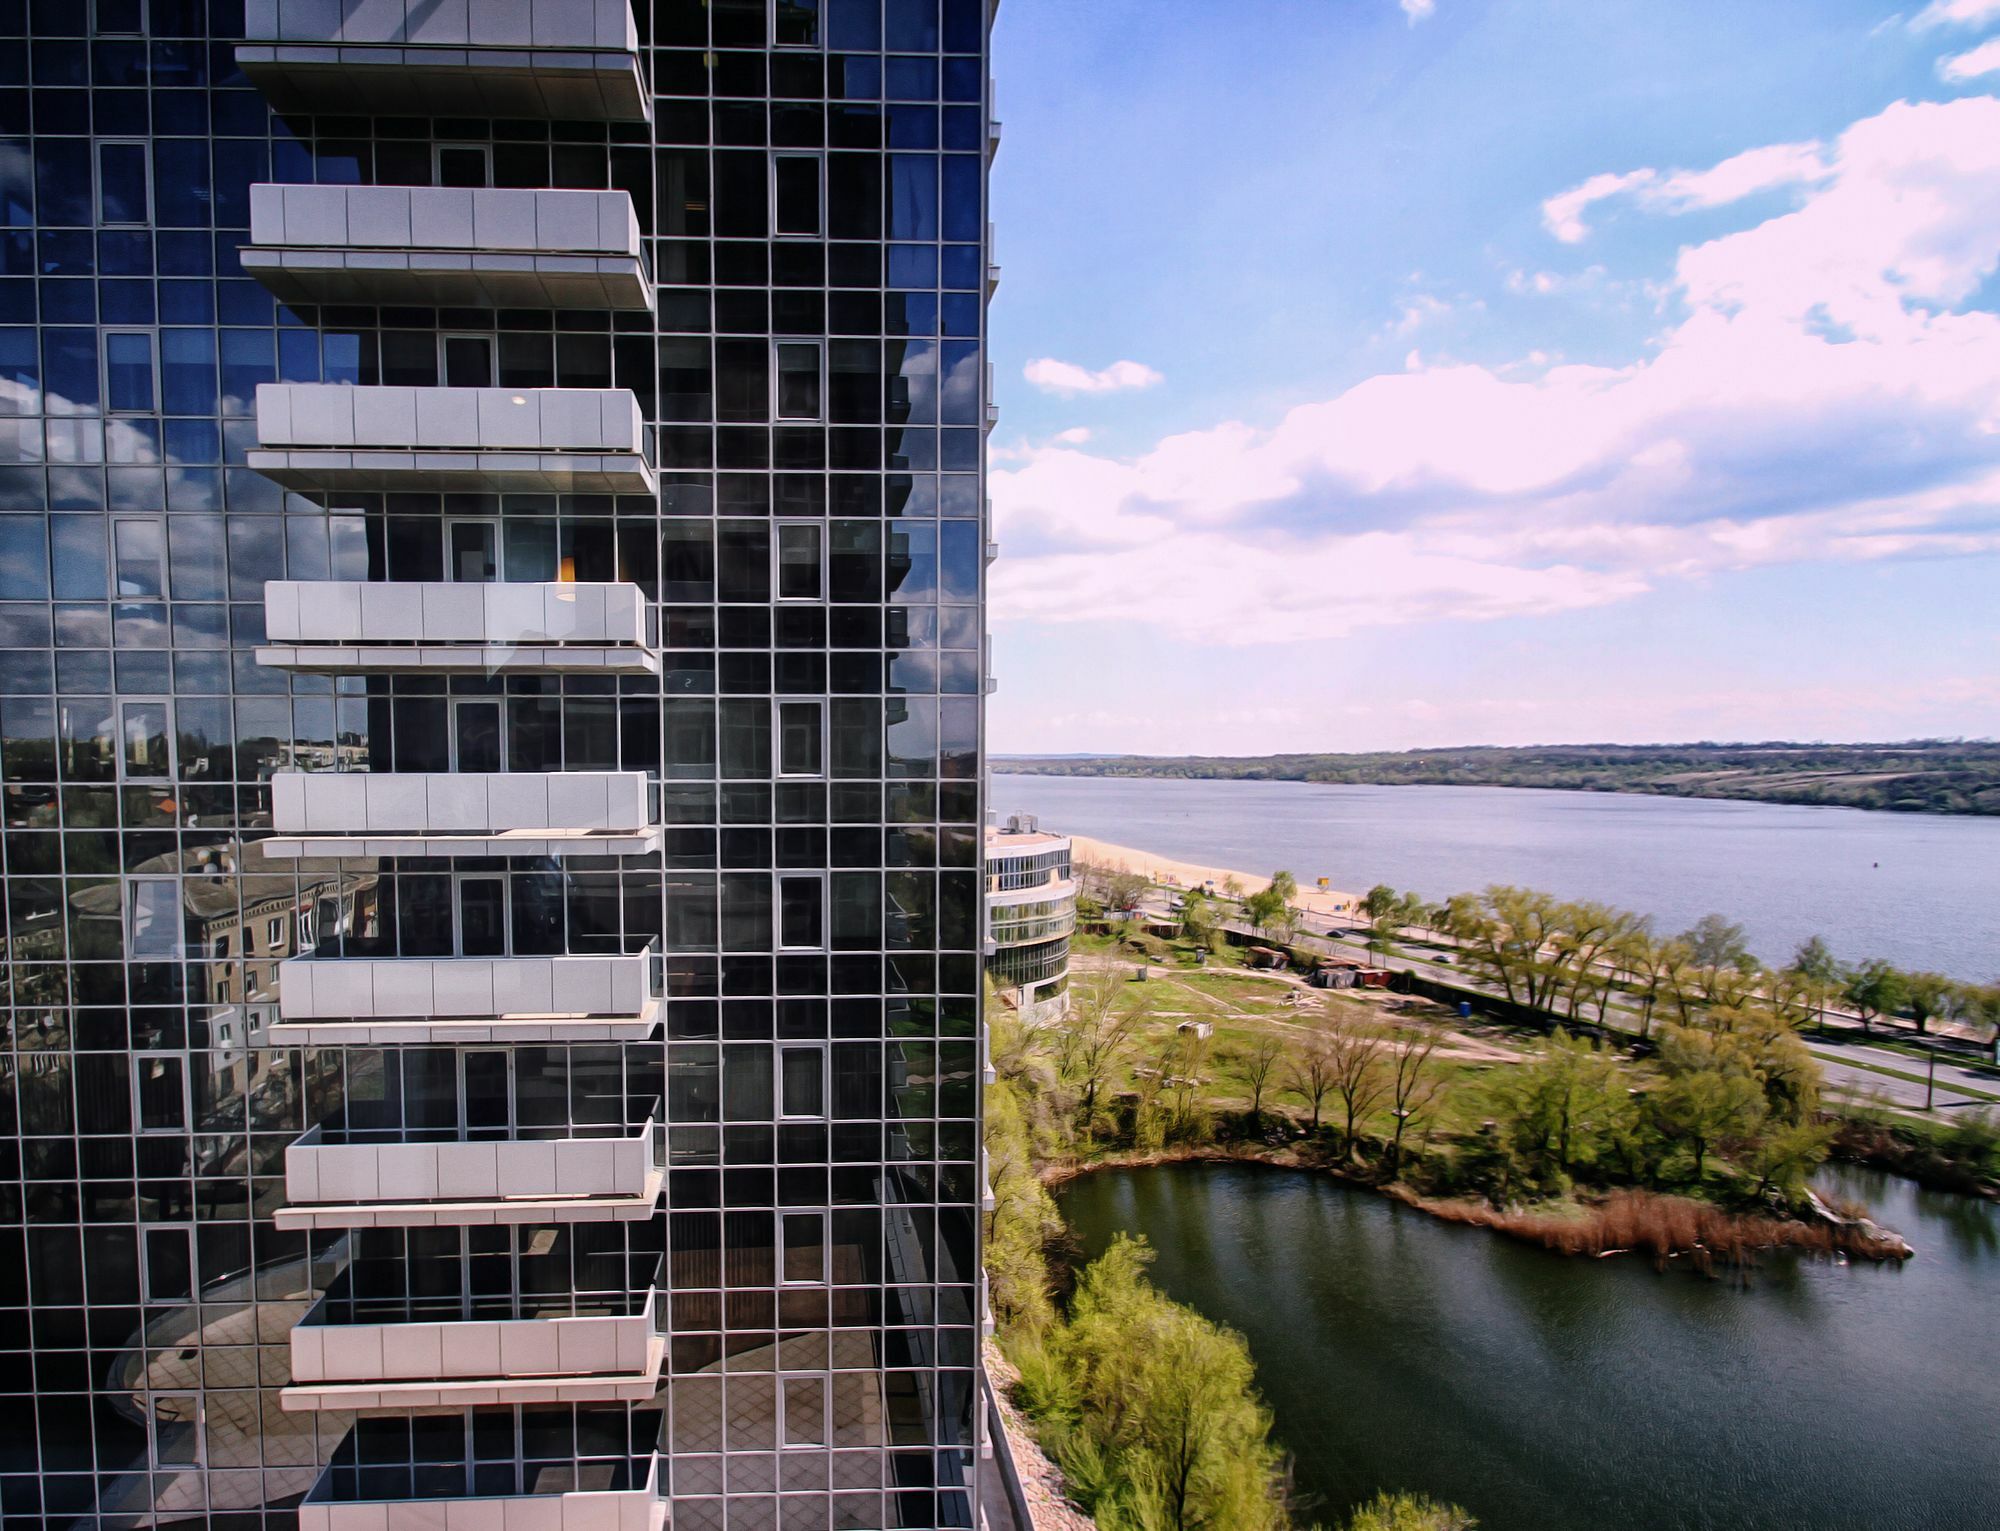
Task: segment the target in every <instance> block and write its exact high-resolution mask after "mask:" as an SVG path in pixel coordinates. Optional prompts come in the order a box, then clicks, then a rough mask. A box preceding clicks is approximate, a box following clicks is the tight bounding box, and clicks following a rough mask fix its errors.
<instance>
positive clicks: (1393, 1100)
mask: <svg viewBox="0 0 2000 1531" xmlns="http://www.w3.org/2000/svg"><path fill="white" fill-rule="evenodd" d="M1396 1043H1397V1046H1396V1055H1395V1058H1394V1060H1393V1068H1392V1072H1391V1074H1390V1078H1389V1110H1390V1114H1391V1115H1393V1116H1394V1117H1395V1119H1396V1135H1395V1137H1394V1138H1393V1139H1392V1140H1391V1141H1390V1144H1389V1162H1390V1163H1391V1164H1401V1163H1402V1161H1403V1134H1404V1133H1406V1132H1408V1131H1409V1130H1410V1129H1411V1128H1412V1127H1413V1126H1414V1125H1415V1124H1416V1122H1417V1121H1418V1120H1419V1119H1420V1118H1422V1117H1425V1116H1427V1115H1429V1113H1430V1111H1431V1108H1432V1107H1434V1106H1435V1105H1436V1104H1437V1101H1438V1097H1439V1096H1440V1095H1442V1094H1443V1093H1444V1078H1443V1076H1442V1075H1440V1074H1439V1073H1438V1072H1437V1070H1436V1069H1434V1068H1432V1067H1431V1055H1432V1054H1433V1053H1435V1052H1436V1051H1437V1036H1436V1034H1435V1033H1433V1032H1428V1031H1417V1030H1415V1029H1414V1028H1408V1029H1405V1030H1402V1031H1399V1032H1397V1033H1396Z"/></svg>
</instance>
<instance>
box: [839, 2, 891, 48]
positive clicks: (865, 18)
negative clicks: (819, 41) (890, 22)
mask: <svg viewBox="0 0 2000 1531" xmlns="http://www.w3.org/2000/svg"><path fill="white" fill-rule="evenodd" d="M826 45H827V47H828V48H829V49H832V50H835V51H839V50H841V49H847V48H866V49H879V48H880V47H881V46H882V6H881V0H827V7H826Z"/></svg>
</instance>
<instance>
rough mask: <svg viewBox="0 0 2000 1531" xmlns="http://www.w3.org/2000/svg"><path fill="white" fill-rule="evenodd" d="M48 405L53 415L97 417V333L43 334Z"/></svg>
mask: <svg viewBox="0 0 2000 1531" xmlns="http://www.w3.org/2000/svg"><path fill="white" fill-rule="evenodd" d="M42 386H43V388H44V389H45V390H46V398H45V400H44V404H45V407H46V410H47V412H48V413H49V414H52V415H94V414H96V413H97V331H95V330H43V331H42Z"/></svg>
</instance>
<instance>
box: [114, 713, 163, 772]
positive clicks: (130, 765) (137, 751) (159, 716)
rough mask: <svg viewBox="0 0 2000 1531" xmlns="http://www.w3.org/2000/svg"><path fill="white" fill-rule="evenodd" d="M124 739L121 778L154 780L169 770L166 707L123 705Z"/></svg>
mask: <svg viewBox="0 0 2000 1531" xmlns="http://www.w3.org/2000/svg"><path fill="white" fill-rule="evenodd" d="M121 717H122V719H123V723H124V736H125V774H126V775H127V776H142V777H155V776H166V775H169V774H170V773H171V771H172V769H173V765H172V762H171V761H170V760H169V759H168V757H167V704H166V703H165V702H127V703H125V705H124V709H123V711H122V713H121Z"/></svg>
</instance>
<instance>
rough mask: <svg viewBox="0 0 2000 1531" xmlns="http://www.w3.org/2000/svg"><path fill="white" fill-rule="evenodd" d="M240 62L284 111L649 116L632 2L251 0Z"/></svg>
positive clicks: (590, 117)
mask: <svg viewBox="0 0 2000 1531" xmlns="http://www.w3.org/2000/svg"><path fill="white" fill-rule="evenodd" d="M243 21H244V37H245V42H244V44H243V46H241V47H239V48H238V49H237V50H236V62H237V63H238V65H240V66H241V67H242V70H243V72H244V73H245V74H247V75H248V76H249V77H250V78H251V80H252V81H254V82H255V83H256V85H257V87H258V88H259V89H260V90H262V91H263V92H264V95H265V98H266V99H267V100H269V101H270V103H271V104H272V105H273V106H275V107H277V108H278V109H279V110H280V111H284V112H294V111H317V112H334V113H338V114H340V115H343V116H357V115H365V116H417V117H542V118H552V119H556V120H559V121H571V122H585V121H612V122H643V121H646V120H648V119H649V118H650V116H651V103H650V101H649V98H648V92H647V90H646V84H645V81H644V79H643V78H642V77H641V75H640V72H639V58H638V29H637V28H636V27H635V26H634V25H633V20H632V11H631V7H630V5H629V4H627V0H246V3H245V5H244V14H243Z"/></svg>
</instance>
